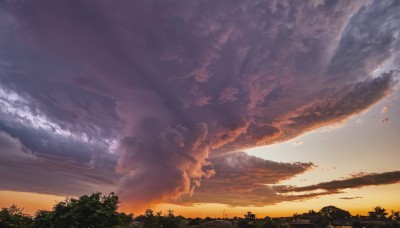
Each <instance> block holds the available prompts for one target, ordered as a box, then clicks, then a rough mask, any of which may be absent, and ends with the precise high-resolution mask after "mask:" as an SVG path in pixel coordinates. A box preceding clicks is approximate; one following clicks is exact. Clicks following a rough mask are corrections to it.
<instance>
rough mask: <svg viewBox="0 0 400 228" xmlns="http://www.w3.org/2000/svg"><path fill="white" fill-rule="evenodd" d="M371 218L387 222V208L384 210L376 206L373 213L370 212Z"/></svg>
mask: <svg viewBox="0 0 400 228" xmlns="http://www.w3.org/2000/svg"><path fill="white" fill-rule="evenodd" d="M368 214H369V217H371V218H374V219H378V220H385V219H386V215H387V214H388V213H387V212H386V209H385V208H382V207H380V206H376V207H375V208H374V210H373V211H368Z"/></svg>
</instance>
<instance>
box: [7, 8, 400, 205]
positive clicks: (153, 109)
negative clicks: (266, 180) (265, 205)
mask: <svg viewBox="0 0 400 228" xmlns="http://www.w3.org/2000/svg"><path fill="white" fill-rule="evenodd" d="M0 6H1V7H0V49H1V52H0V87H1V88H0V90H1V91H2V92H1V93H0V102H1V105H2V108H1V109H0V116H1V118H0V130H1V131H3V132H4V134H6V135H7V137H11V138H14V139H15V140H17V141H16V142H18V143H19V144H20V145H21V147H24V148H26V149H27V150H29V151H31V153H32V154H33V155H32V156H35V157H43V158H46V161H48V162H45V163H40V165H39V164H38V166H40V167H42V169H43V170H44V171H43V172H46V173H47V174H48V175H49V177H50V176H51V177H53V178H56V177H57V175H56V174H53V166H52V162H61V163H62V164H64V162H65V161H68V162H71V163H73V164H75V165H76V166H66V168H65V170H66V171H65V172H66V173H69V172H70V173H74V174H75V173H76V171H75V170H79V168H76V167H80V168H82V169H84V168H85V167H86V166H87V164H91V165H92V166H91V168H89V170H88V171H87V172H89V173H91V174H90V175H92V174H93V175H95V176H96V178H97V177H100V176H104V178H105V179H106V180H107V182H108V183H109V182H113V181H114V180H115V178H117V179H119V178H120V181H119V184H118V188H119V190H118V191H119V194H120V195H121V196H122V197H123V199H125V200H128V201H129V200H130V201H132V202H133V201H135V202H136V201H137V202H138V204H143V205H145V206H147V205H148V203H149V202H159V201H171V200H172V201H173V200H178V199H179V197H185V194H190V193H193V191H194V194H193V196H194V197H196V188H198V187H199V186H200V188H199V191H200V190H201V189H202V188H205V186H207V181H208V182H209V183H212V181H213V180H214V181H217V180H218V177H220V176H219V175H223V174H218V167H221V165H222V166H223V164H224V162H225V160H221V159H218V156H220V155H224V154H226V153H229V152H234V151H239V150H242V149H245V148H250V147H254V146H258V145H265V144H273V143H276V142H281V141H284V140H288V139H291V138H293V137H295V136H298V135H300V134H302V133H304V132H307V131H310V130H312V129H315V128H318V127H320V126H324V125H327V124H331V123H334V122H337V121H342V120H344V119H346V118H348V117H350V116H352V115H354V114H357V113H359V112H361V111H363V110H365V109H366V108H368V107H370V106H371V105H373V104H374V103H375V102H377V101H379V100H380V99H382V98H383V97H385V96H386V95H387V94H389V93H390V92H391V89H392V88H393V85H394V84H395V81H396V80H395V77H397V72H398V66H399V64H398V63H399V55H398V53H399V47H400V45H399V39H398V35H397V34H398V32H399V31H400V28H399V26H400V23H398V22H399V21H400V13H399V12H400V9H399V7H400V6H399V5H398V4H397V2H396V1H385V2H383V1H373V2H372V3H371V4H365V3H364V2H362V1H352V2H351V3H348V2H331V1H327V2H321V3H320V4H316V3H314V2H291V3H290V4H284V3H283V2H280V1H276V2H275V1H230V0H229V1H218V2H216V1H196V0H195V1H174V0H168V1H134V2H132V1H118V2H110V1H96V3H93V2H91V1H75V0H72V1H61V2H54V1H40V2H30V1H13V2H8V1H4V2H2V3H0ZM12 148H13V149H11V151H15V153H16V154H18V153H19V152H18V151H19V150H18V149H16V147H12ZM7 150H9V149H7ZM10 153H11V152H10ZM13 153H14V152H13ZM8 154H9V153H8ZM7 156H14V154H13V155H7ZM16 156H17V157H19V156H20V155H16ZM240 159H242V160H240V161H238V162H239V163H240V162H244V164H246V163H245V162H246V161H247V160H246V159H247V158H245V157H240ZM23 162H24V160H23V159H22V158H21V159H13V160H12V163H13V164H15V165H19V164H23ZM260 163H261V164H263V162H262V161H260ZM57 164H58V163H57ZM210 165H211V166H210ZM303 165H304V164H303ZM277 166H279V167H281V166H283V167H284V168H285V169H286V168H287V172H289V173H290V174H288V176H291V175H294V174H295V173H298V172H303V171H305V170H307V169H304V170H295V171H293V170H292V168H294V167H293V164H291V165H286V166H285V165H283V164H281V165H277ZM294 166H295V167H297V168H299V167H298V166H302V165H301V164H297V166H296V165H294ZM96 167H98V168H96ZM100 167H101V168H100ZM205 167H215V169H214V170H212V169H205ZM25 169H26V171H27V172H28V173H29V170H30V169H34V167H30V166H29V167H26V168H25ZM7 170H8V171H7V173H9V174H10V175H20V174H18V172H16V171H15V170H13V169H11V168H7ZM114 170H115V172H114ZM292 171H293V172H292ZM102 172H106V173H102ZM84 173H85V175H86V172H84ZM284 173H285V172H284ZM85 175H83V176H81V175H76V176H74V177H75V178H76V179H78V180H83V179H84V178H86V177H84V176H85ZM87 175H89V174H87ZM213 175H215V177H214V179H212V176H213ZM276 175H277V176H276V177H275V178H276V179H280V178H283V177H281V176H279V174H276ZM261 177H262V175H261ZM35 178H36V176H35V175H34V174H32V176H31V179H33V180H34V179H35ZM96 178H95V179H96ZM205 178H210V179H207V180H206V181H205V182H204V184H203V185H202V184H201V180H204V179H205ZM271 178H272V177H271ZM84 180H86V179H84ZM48 182H49V183H50V182H51V183H53V182H54V183H57V182H56V181H54V180H53V179H51V178H49V179H48ZM89 182H91V181H89ZM93 183H97V182H96V181H95V180H93ZM251 184H252V185H253V184H255V183H251ZM10 185H13V186H18V188H17V189H18V190H19V191H24V190H25V191H37V192H45V191H46V189H47V187H42V188H41V187H40V186H38V185H37V183H36V182H35V183H31V184H26V183H23V181H18V180H17V179H14V180H13V179H9V180H8V182H7V183H6V184H3V185H0V187H1V188H3V189H10V188H11V187H10ZM43 186H46V185H43ZM33 187H35V188H34V189H33ZM54 191H56V189H54ZM253 191H256V190H253ZM257 191H258V190H257ZM262 191H266V190H265V189H264V190H260V192H262ZM67 192H71V193H76V192H79V191H77V189H75V188H74V189H73V188H72V187H71V189H66V190H65V191H64V192H62V193H63V194H64V193H67ZM60 193H61V192H60ZM310 197H311V196H310Z"/></svg>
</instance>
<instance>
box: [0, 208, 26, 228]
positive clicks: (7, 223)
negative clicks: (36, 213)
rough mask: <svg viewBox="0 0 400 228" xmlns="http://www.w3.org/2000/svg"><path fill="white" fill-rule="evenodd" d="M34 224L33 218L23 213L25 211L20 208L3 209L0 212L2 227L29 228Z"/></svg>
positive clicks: (0, 224) (0, 225)
mask: <svg viewBox="0 0 400 228" xmlns="http://www.w3.org/2000/svg"><path fill="white" fill-rule="evenodd" d="M31 222H32V218H31V217H30V216H28V215H26V214H24V213H23V209H20V208H18V207H17V206H16V205H12V206H11V207H9V208H2V209H1V211H0V227H1V228H11V227H20V228H25V227H29V225H30V223H31Z"/></svg>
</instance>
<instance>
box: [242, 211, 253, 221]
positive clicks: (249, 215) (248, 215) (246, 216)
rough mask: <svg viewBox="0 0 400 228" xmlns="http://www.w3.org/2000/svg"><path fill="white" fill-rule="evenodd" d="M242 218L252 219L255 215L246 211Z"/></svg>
mask: <svg viewBox="0 0 400 228" xmlns="http://www.w3.org/2000/svg"><path fill="white" fill-rule="evenodd" d="M244 218H245V219H246V220H254V219H256V215H255V214H253V213H252V212H251V211H248V212H247V213H246V214H245V215H244Z"/></svg>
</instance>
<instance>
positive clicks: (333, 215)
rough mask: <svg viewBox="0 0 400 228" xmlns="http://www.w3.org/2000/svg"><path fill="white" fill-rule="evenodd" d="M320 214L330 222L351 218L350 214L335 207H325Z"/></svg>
mask: <svg viewBox="0 0 400 228" xmlns="http://www.w3.org/2000/svg"><path fill="white" fill-rule="evenodd" d="M319 213H320V214H321V216H322V217H323V218H325V219H328V220H329V221H334V220H336V219H346V218H350V216H351V215H350V212H348V211H345V210H342V209H340V208H337V207H335V206H326V207H323V208H322V209H321V210H320V211H319Z"/></svg>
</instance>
